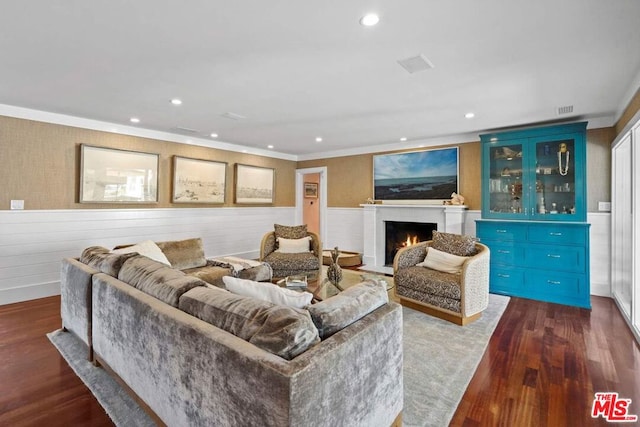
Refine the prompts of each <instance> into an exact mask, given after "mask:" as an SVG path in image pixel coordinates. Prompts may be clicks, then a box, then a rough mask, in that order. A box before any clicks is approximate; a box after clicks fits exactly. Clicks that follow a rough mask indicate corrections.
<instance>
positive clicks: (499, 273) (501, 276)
mask: <svg viewBox="0 0 640 427" xmlns="http://www.w3.org/2000/svg"><path fill="white" fill-rule="evenodd" d="M523 281H524V272H523V271H522V270H520V269H517V268H506V267H499V266H495V265H494V264H493V263H492V264H491V268H490V271H489V291H490V292H493V293H497V294H509V295H510V294H512V293H516V294H517V293H518V290H519V289H520V288H521V287H522V284H523Z"/></svg>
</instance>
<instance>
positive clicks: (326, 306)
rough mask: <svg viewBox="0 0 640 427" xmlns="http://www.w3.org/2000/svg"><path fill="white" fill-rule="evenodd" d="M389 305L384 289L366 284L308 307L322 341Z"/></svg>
mask: <svg viewBox="0 0 640 427" xmlns="http://www.w3.org/2000/svg"><path fill="white" fill-rule="evenodd" d="M388 302H389V296H388V294H387V287H386V285H383V284H381V283H379V282H374V281H365V282H362V283H359V284H357V285H354V286H351V287H349V288H347V289H346V290H344V291H343V292H340V293H339V294H337V295H335V296H333V297H331V298H327V299H326V300H324V301H320V302H318V303H316V304H312V305H310V306H308V307H307V310H308V311H309V313H310V314H311V319H313V323H314V324H315V325H316V328H318V332H319V334H320V338H322V339H325V338H327V337H329V336H331V335H333V334H335V333H336V332H338V331H340V330H341V329H344V328H346V327H347V326H349V325H350V324H352V323H353V322H355V321H357V320H359V319H361V318H363V317H364V316H366V315H367V314H369V313H371V312H372V311H373V310H375V309H376V308H378V307H381V306H383V305H384V304H387V303H388Z"/></svg>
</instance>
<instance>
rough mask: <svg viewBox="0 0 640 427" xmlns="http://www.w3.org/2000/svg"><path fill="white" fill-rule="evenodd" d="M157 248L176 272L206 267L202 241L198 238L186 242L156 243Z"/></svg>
mask: <svg viewBox="0 0 640 427" xmlns="http://www.w3.org/2000/svg"><path fill="white" fill-rule="evenodd" d="M158 246H159V247H160V249H162V252H164V254H165V255H166V256H167V259H168V260H169V262H170V263H171V266H172V267H173V268H177V269H178V270H186V269H188V268H196V267H204V266H205V265H207V259H206V258H205V257H204V247H203V245H202V239H201V238H199V237H198V238H194V239H186V240H172V241H168V242H158Z"/></svg>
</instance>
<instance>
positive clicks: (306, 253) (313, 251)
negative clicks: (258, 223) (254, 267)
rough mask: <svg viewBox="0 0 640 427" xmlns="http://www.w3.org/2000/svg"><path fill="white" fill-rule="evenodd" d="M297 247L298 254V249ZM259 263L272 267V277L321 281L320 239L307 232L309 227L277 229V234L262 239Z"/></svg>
mask: <svg viewBox="0 0 640 427" xmlns="http://www.w3.org/2000/svg"><path fill="white" fill-rule="evenodd" d="M282 239H284V240H282ZM285 244H286V245H285ZM299 245H304V247H302V246H299ZM285 246H287V247H286V248H285ZM296 246H298V248H299V250H296V249H295V247H296ZM260 261H263V262H266V263H269V265H271V268H272V269H273V277H286V276H291V275H294V274H306V275H308V276H310V277H319V276H320V273H321V272H322V244H321V242H320V238H319V237H318V235H317V234H315V233H312V232H310V231H307V229H306V226H292V227H290V226H281V225H276V226H275V230H274V231H270V232H268V233H267V234H265V235H264V237H263V238H262V243H261V244H260Z"/></svg>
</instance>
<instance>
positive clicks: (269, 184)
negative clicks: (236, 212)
mask: <svg viewBox="0 0 640 427" xmlns="http://www.w3.org/2000/svg"><path fill="white" fill-rule="evenodd" d="M274 188H275V169H272V168H263V167H259V166H249V165H243V164H236V185H235V202H236V203H239V204H271V203H273V200H274V199H273V196H274Z"/></svg>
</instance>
